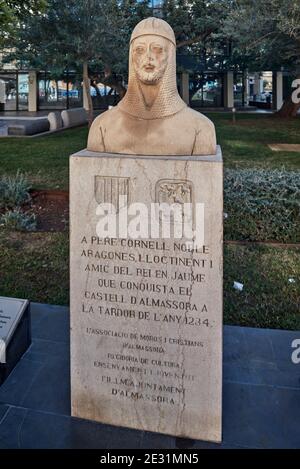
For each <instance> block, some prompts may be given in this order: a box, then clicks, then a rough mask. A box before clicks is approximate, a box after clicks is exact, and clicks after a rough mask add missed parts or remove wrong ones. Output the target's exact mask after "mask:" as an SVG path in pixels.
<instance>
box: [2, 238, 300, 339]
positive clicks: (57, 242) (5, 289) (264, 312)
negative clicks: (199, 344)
mask: <svg viewBox="0 0 300 469" xmlns="http://www.w3.org/2000/svg"><path fill="white" fill-rule="evenodd" d="M68 242H69V241H68V235H67V233H17V232H11V233H6V232H3V231H2V232H1V231H0V265H1V275H0V294H1V295H3V296H15V297H20V298H30V299H31V300H32V301H38V302H42V303H50V304H60V305H67V304H68V303H69V252H68V250H69V245H68ZM299 278H300V248H299V249H294V248H284V249H282V248H276V247H265V246H254V247H248V246H236V245H227V246H225V249H224V321H225V323H226V324H240V325H243V326H252V327H271V328H278V329H280V328H281V329H299V330H300V314H299V300H300V297H299ZM289 279H296V283H291V282H290V281H289ZM234 281H238V282H240V283H243V284H244V289H243V291H241V292H240V291H237V290H235V289H234V288H233V282H234Z"/></svg>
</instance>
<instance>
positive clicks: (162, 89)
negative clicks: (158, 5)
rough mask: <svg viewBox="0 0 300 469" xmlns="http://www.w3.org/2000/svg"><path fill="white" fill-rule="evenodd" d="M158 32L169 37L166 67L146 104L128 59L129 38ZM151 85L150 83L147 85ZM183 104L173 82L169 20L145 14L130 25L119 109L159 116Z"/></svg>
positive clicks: (173, 53)
mask: <svg viewBox="0 0 300 469" xmlns="http://www.w3.org/2000/svg"><path fill="white" fill-rule="evenodd" d="M149 34H151V35H156V36H162V37H164V38H165V39H167V40H169V41H170V46H169V59H168V63H167V67H166V70H165V73H164V75H163V77H162V78H161V80H160V82H159V83H158V84H157V85H155V86H158V87H159V91H158V95H157V97H156V99H155V101H154V103H153V105H152V106H151V107H150V108H149V107H147V105H146V103H145V100H144V98H143V94H142V90H141V86H140V81H139V79H138V78H137V76H136V73H135V70H134V66H133V62H132V42H133V41H134V39H136V38H137V37H140V36H143V35H149ZM149 86H151V85H149ZM184 107H186V104H185V102H184V101H183V100H182V99H181V98H180V96H179V94H178V91H177V82H176V41H175V35H174V32H173V30H172V28H171V27H170V26H169V24H168V23H167V22H166V21H164V20H161V19H159V18H147V19H145V20H142V21H140V23H138V24H137V25H136V27H135V28H134V30H133V32H132V35H131V40H130V50H129V76H128V89H127V93H126V95H125V97H124V98H123V99H122V100H121V101H120V103H119V104H118V108H119V109H121V110H122V111H123V112H126V113H127V114H130V115H131V116H134V117H136V118H139V119H146V120H147V119H160V118H163V117H167V116H171V115H173V114H176V113H177V112H179V111H181V110H182V109H183V108H184Z"/></svg>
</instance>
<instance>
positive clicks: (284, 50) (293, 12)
mask: <svg viewBox="0 0 300 469" xmlns="http://www.w3.org/2000/svg"><path fill="white" fill-rule="evenodd" d="M230 3H231V4H230V5H229V6H228V8H230V15H227V17H226V21H225V22H224V29H223V31H224V35H227V37H229V38H230V39H231V40H232V42H233V58H234V57H235V58H236V59H237V61H240V60H241V58H242V59H243V60H244V62H245V63H247V64H248V65H250V66H252V67H256V68H257V69H266V68H267V69H269V70H270V69H276V68H277V69H280V68H281V67H282V66H286V67H288V68H289V69H290V70H291V71H292V72H293V73H295V76H297V77H298V78H300V2H299V1H298V0H269V1H268V2H266V1H265V0H254V1H253V0H251V1H250V0H236V1H233V2H230ZM292 91H293V90H291V94H292ZM299 108H300V104H297V103H294V102H292V98H291V96H289V98H288V99H286V100H285V102H284V103H283V105H282V108H281V109H280V110H279V111H278V113H277V114H278V115H279V116H281V117H293V116H296V114H297V111H298V109H299Z"/></svg>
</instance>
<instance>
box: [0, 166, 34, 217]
mask: <svg viewBox="0 0 300 469" xmlns="http://www.w3.org/2000/svg"><path fill="white" fill-rule="evenodd" d="M29 189H30V185H29V182H28V180H27V178H26V176H25V175H24V174H22V173H20V171H19V170H18V171H17V174H16V175H15V176H8V175H6V174H5V175H3V176H2V177H1V178H0V208H5V209H6V208H14V207H19V206H20V205H22V204H24V203H25V202H28V201H29V200H30V196H29V192H28V191H29Z"/></svg>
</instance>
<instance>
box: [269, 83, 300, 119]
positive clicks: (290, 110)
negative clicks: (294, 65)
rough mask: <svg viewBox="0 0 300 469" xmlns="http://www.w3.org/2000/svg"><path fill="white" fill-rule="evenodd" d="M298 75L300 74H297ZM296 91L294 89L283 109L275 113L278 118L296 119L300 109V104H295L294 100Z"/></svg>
mask: <svg viewBox="0 0 300 469" xmlns="http://www.w3.org/2000/svg"><path fill="white" fill-rule="evenodd" d="M297 75H298V74H297ZM297 79H298V80H299V79H300V75H298V76H297ZM294 91H295V89H294V88H293V89H292V92H291V95H290V96H289V97H288V98H287V99H286V100H285V101H284V102H283V104H282V106H281V108H280V109H279V110H278V111H277V112H276V113H275V115H276V116H278V117H283V118H289V117H296V116H297V112H298V110H299V109H300V103H294V102H293V100H292V94H293V93H294Z"/></svg>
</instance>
